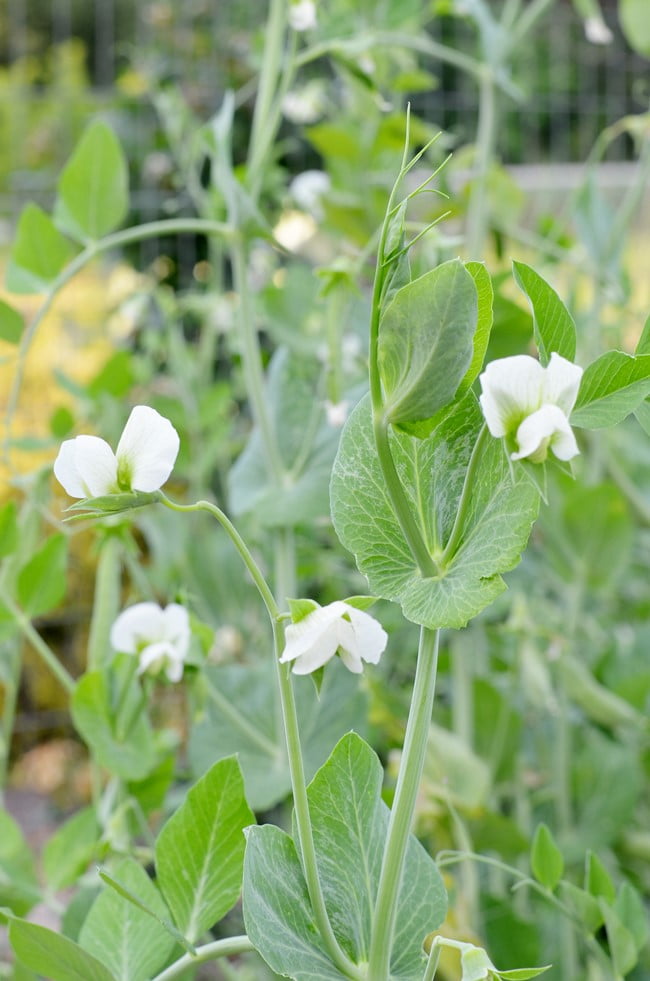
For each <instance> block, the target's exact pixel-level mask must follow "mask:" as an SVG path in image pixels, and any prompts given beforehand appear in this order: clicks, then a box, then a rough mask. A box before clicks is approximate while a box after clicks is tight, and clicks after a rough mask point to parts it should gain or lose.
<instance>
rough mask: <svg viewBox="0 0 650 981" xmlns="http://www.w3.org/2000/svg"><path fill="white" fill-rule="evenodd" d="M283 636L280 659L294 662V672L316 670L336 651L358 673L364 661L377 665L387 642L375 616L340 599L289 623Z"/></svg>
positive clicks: (305, 672) (361, 669)
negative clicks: (284, 642) (284, 641)
mask: <svg viewBox="0 0 650 981" xmlns="http://www.w3.org/2000/svg"><path fill="white" fill-rule="evenodd" d="M284 636H285V640H286V646H285V648H284V651H283V652H282V657H281V658H280V661H282V662H283V663H286V662H287V661H293V662H294V664H293V673H294V674H311V672H312V671H317V670H318V668H322V667H323V666H324V665H325V664H327V662H328V661H329V660H331V658H333V657H334V655H335V654H336V653H337V652H338V654H339V656H340V658H341V660H342V661H343V663H344V664H345V666H346V668H348V670H349V671H352V672H353V673H354V674H361V672H362V671H363V662H364V661H366V662H368V663H369V664H377V662H378V661H379V658H380V657H381V655H382V654H383V652H384V650H385V648H386V643H387V641H388V635H387V633H386V631H385V630H384V628H383V627H382V626H381V624H380V623H378V622H377V620H375V618H374V617H371V616H370V615H369V614H368V613H364V612H363V610H357V609H356V607H354V606H350V604H349V603H344V602H343V601H342V600H337V601H336V602H335V603H330V604H329V605H328V606H318V607H316V609H314V610H312V611H311V613H308V614H307V616H305V617H303V618H302V619H301V620H298V622H297V623H290V624H289V626H288V627H287V628H286V629H285V632H284Z"/></svg>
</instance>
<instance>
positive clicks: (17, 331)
mask: <svg viewBox="0 0 650 981" xmlns="http://www.w3.org/2000/svg"><path fill="white" fill-rule="evenodd" d="M24 327H25V322H24V320H23V317H22V314H20V313H19V312H18V310H15V309H14V308H13V307H11V306H9V304H8V303H5V301H4V300H0V340H3V341H7V343H9V344H17V343H18V341H19V340H20V338H21V336H22V333H23V329H24Z"/></svg>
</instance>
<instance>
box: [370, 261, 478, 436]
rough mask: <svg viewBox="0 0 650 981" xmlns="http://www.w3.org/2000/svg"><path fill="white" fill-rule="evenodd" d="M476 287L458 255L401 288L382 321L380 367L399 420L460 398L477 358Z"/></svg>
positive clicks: (391, 411) (425, 415)
mask: <svg viewBox="0 0 650 981" xmlns="http://www.w3.org/2000/svg"><path fill="white" fill-rule="evenodd" d="M477 303H478V301H477V295H476V286H475V285H474V280H473V278H472V276H471V275H470V274H469V273H468V271H467V270H466V269H465V267H464V266H463V264H462V262H460V260H459V259H452V260H451V261H450V262H445V263H443V265H441V266H438V267H437V268H436V269H432V270H431V271H430V272H428V273H425V274H424V275H423V276H420V278H419V279H416V280H414V281H413V282H412V283H409V284H408V285H407V286H403V287H402V288H401V289H400V290H398V291H397V293H396V294H395V296H394V298H393V299H392V301H391V302H390V303H389V304H388V306H387V308H386V310H385V312H384V313H383V315H382V318H381V321H380V325H379V353H378V362H379V371H380V374H381V379H382V383H383V386H384V390H385V394H386V406H385V412H386V417H387V418H388V419H389V420H390V422H392V423H393V424H395V425H396V424H399V423H409V422H418V421H419V420H422V419H429V418H430V417H431V416H433V415H435V413H436V412H438V411H439V410H440V409H442V408H444V406H446V405H448V404H449V403H450V402H451V401H452V400H453V398H454V396H455V394H456V391H457V390H458V386H459V385H460V383H461V381H462V379H463V376H464V375H465V373H466V372H467V370H468V368H469V366H470V363H471V361H472V345H473V338H474V331H475V329H476V319H477Z"/></svg>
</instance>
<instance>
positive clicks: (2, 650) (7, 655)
mask: <svg viewBox="0 0 650 981" xmlns="http://www.w3.org/2000/svg"><path fill="white" fill-rule="evenodd" d="M0 660H2V661H3V663H4V665H5V668H4V672H3V673H4V678H3V684H2V689H3V691H2V744H1V745H0V807H1V806H2V805H3V798H4V786H5V783H6V780H7V771H8V769H9V752H10V749H11V734H12V732H13V728H14V719H15V717H16V703H17V701H18V690H19V688H20V669H21V659H20V649H19V645H18V644H12V643H11V642H4V643H3V644H2V645H0Z"/></svg>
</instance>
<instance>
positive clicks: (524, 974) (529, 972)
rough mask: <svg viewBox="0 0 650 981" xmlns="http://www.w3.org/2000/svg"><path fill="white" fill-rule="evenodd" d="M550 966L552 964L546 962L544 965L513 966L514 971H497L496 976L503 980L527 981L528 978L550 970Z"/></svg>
mask: <svg viewBox="0 0 650 981" xmlns="http://www.w3.org/2000/svg"><path fill="white" fill-rule="evenodd" d="M551 967H552V964H547V965H546V967H521V968H515V970H514V971H499V974H498V976H499V977H500V978H503V981H528V979H529V978H536V977H538V976H539V975H540V974H544V972H545V971H550V969H551Z"/></svg>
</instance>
